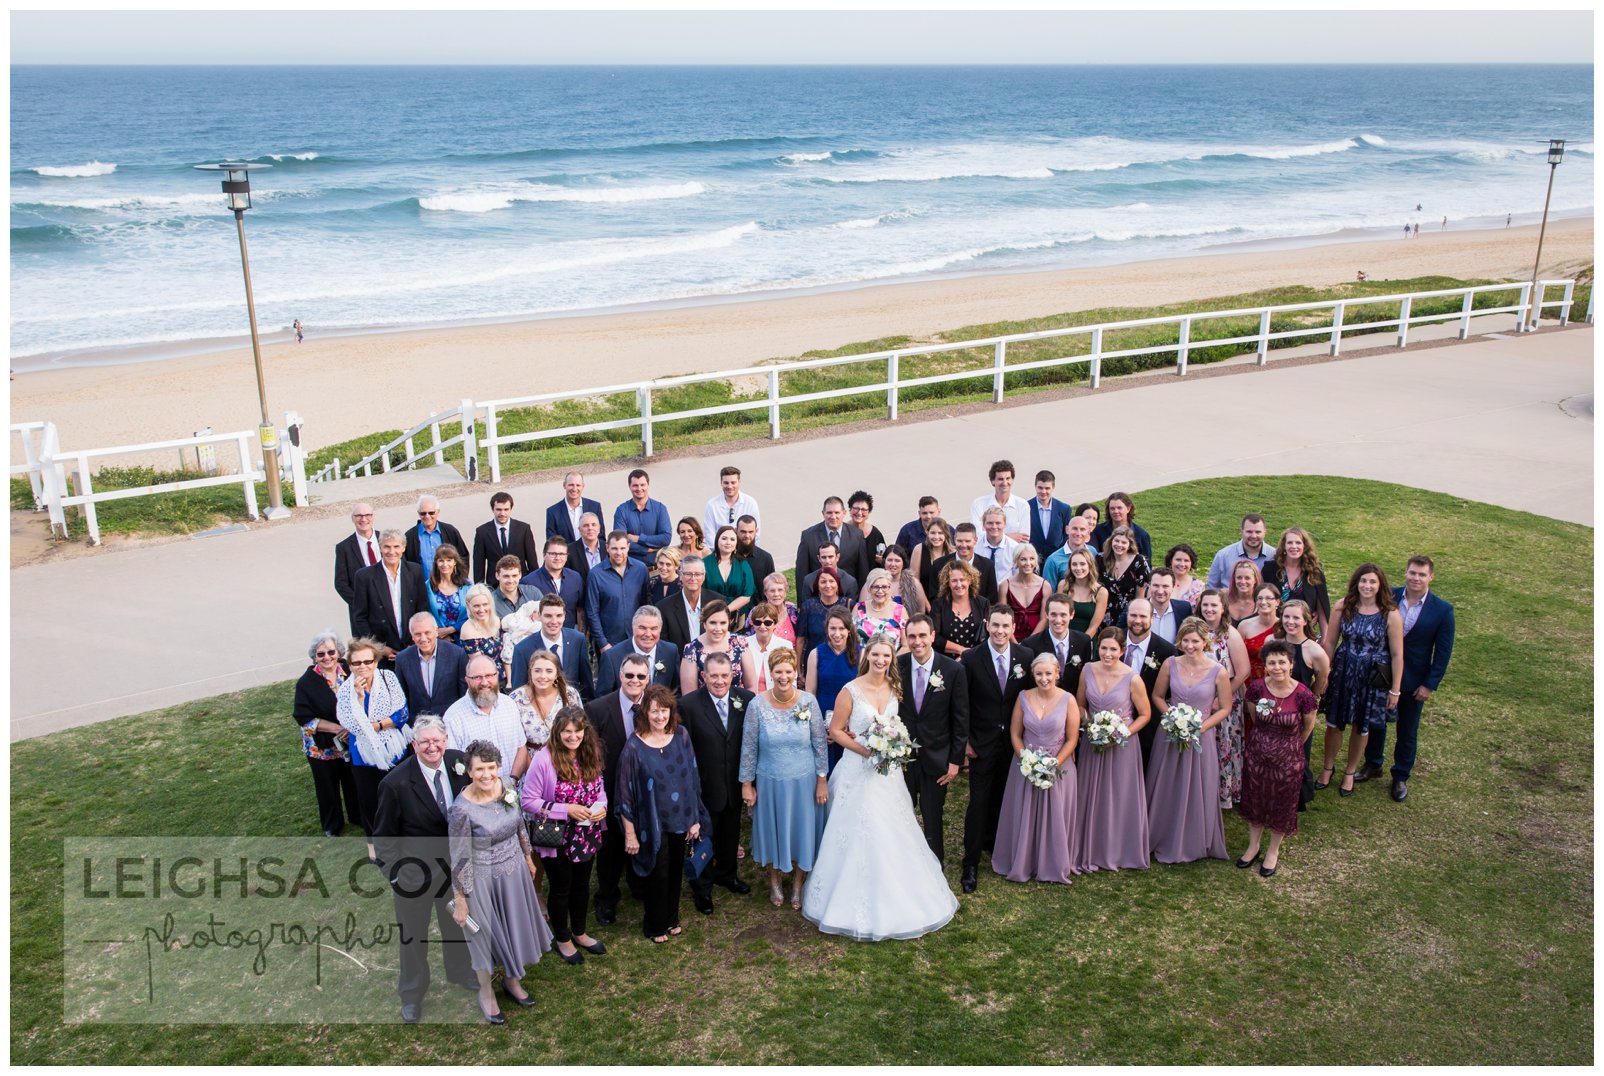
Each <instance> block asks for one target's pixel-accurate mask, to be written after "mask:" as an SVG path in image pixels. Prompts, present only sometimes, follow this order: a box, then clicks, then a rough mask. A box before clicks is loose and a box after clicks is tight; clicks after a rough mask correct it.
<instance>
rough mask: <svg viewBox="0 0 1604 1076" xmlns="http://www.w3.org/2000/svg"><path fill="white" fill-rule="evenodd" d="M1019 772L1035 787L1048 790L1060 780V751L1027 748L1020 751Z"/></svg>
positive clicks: (1044, 790)
mask: <svg viewBox="0 0 1604 1076" xmlns="http://www.w3.org/2000/svg"><path fill="white" fill-rule="evenodd" d="M1019 773H1020V775H1021V776H1023V777H1024V778H1025V780H1027V781H1029V782H1030V783H1031V784H1032V785H1034V786H1035V787H1037V788H1039V789H1041V790H1042V791H1043V792H1046V791H1047V790H1048V789H1050V788H1052V787H1053V783H1054V782H1055V781H1057V780H1058V775H1059V773H1060V770H1059V768H1058V753H1057V752H1055V751H1037V750H1035V749H1033V748H1029V747H1027V748H1025V749H1024V750H1023V751H1021V752H1019Z"/></svg>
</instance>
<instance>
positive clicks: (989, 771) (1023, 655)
mask: <svg viewBox="0 0 1604 1076" xmlns="http://www.w3.org/2000/svg"><path fill="white" fill-rule="evenodd" d="M986 635H987V640H986V643H985V645H984V646H972V647H970V648H969V649H968V650H966V651H964V654H963V657H961V658H959V659H958V664H959V665H961V666H962V667H963V670H964V675H965V678H966V679H967V680H968V681H969V745H968V747H967V748H966V754H967V755H968V758H969V809H968V810H967V811H966V812H964V862H963V881H962V885H963V891H964V892H965V893H973V892H974V891H975V886H976V885H977V884H978V878H977V874H978V871H979V868H980V853H981V851H982V850H984V851H987V852H989V851H991V849H992V846H993V845H994V844H996V842H997V818H998V816H999V815H1001V814H1002V799H1003V788H1004V787H1005V786H1006V785H1007V782H1008V771H1009V769H1011V768H1012V766H1013V762H1014V744H1013V739H1012V736H1011V735H1010V729H1009V726H1010V725H1011V723H1012V721H1013V715H1014V703H1015V702H1016V701H1017V700H1018V699H1019V693H1020V692H1021V691H1023V690H1024V689H1025V688H1027V687H1029V686H1030V684H1031V680H1030V673H1029V669H1030V663H1031V660H1032V659H1033V658H1035V656H1036V655H1035V654H1032V653H1031V652H1030V651H1029V650H1027V649H1025V648H1024V647H1023V646H1021V645H1020V644H1018V643H1016V642H1014V611H1013V610H1012V609H1010V608H1008V606H1006V605H996V606H993V607H992V610H991V612H990V614H988V615H987V617H986Z"/></svg>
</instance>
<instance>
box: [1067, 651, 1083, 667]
mask: <svg viewBox="0 0 1604 1076" xmlns="http://www.w3.org/2000/svg"><path fill="white" fill-rule="evenodd" d="M1069 663H1070V664H1071V665H1079V664H1080V663H1081V656H1080V655H1079V654H1071V655H1069Z"/></svg>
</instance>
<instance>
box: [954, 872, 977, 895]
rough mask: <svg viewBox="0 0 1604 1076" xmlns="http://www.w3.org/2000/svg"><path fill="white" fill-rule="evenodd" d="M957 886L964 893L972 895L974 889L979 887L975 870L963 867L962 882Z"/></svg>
mask: <svg viewBox="0 0 1604 1076" xmlns="http://www.w3.org/2000/svg"><path fill="white" fill-rule="evenodd" d="M959 884H960V885H961V886H962V887H963V891H964V892H965V893H973V892H974V891H975V887H976V886H978V885H980V879H979V878H978V877H977V876H976V871H975V868H973V867H965V868H964V873H963V880H962V882H960V883H959Z"/></svg>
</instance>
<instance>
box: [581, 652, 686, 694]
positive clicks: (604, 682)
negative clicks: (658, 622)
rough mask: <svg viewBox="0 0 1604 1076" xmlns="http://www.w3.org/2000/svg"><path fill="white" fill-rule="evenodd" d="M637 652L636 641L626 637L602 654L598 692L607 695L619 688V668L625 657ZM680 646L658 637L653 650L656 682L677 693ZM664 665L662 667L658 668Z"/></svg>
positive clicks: (653, 679)
mask: <svg viewBox="0 0 1604 1076" xmlns="http://www.w3.org/2000/svg"><path fill="white" fill-rule="evenodd" d="M634 652H635V643H634V641H633V640H631V639H625V640H624V641H623V642H621V643H619V644H618V645H617V646H615V647H613V648H612V649H611V650H609V651H607V653H605V654H603V655H602V656H601V660H600V661H598V662H597V663H596V692H597V694H601V695H605V694H606V693H607V692H609V691H617V690H618V670H619V668H620V667H621V666H622V665H623V664H624V659H625V658H627V657H629V655H631V654H633V653H634ZM679 658H680V653H679V647H677V646H675V645H674V644H673V643H671V642H669V641H668V640H667V639H658V640H657V647H656V648H655V649H654V650H653V651H652V665H653V669H652V679H651V682H652V683H654V684H662V685H663V686H664V687H666V688H669V689H670V690H672V691H674V692H675V693H676V694H677V693H678V692H679ZM657 665H662V666H663V667H662V668H661V669H659V668H656V666H657Z"/></svg>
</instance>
